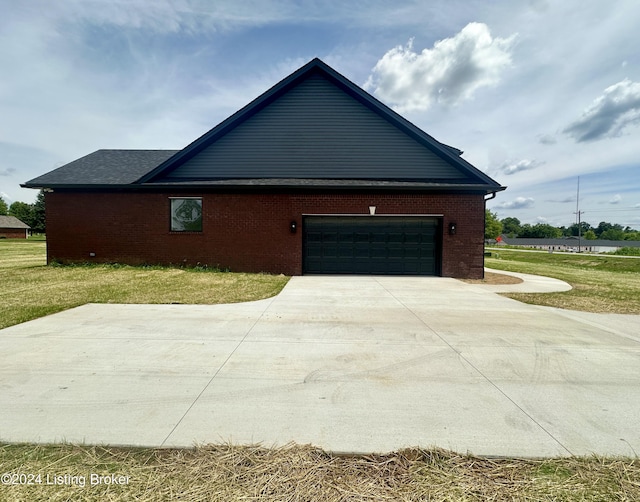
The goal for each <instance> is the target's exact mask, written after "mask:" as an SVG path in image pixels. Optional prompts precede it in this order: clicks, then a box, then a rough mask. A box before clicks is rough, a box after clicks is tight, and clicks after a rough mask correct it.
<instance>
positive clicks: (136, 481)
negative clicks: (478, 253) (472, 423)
mask: <svg viewBox="0 0 640 502" xmlns="http://www.w3.org/2000/svg"><path fill="white" fill-rule="evenodd" d="M0 473H15V474H16V475H14V476H13V477H14V479H16V480H17V479H19V478H18V475H19V474H25V475H31V480H32V482H33V484H31V485H21V484H15V485H11V484H4V485H3V484H0V499H1V500H11V501H25V502H26V501H52V500H60V501H63V500H65V501H66V500H83V501H103V500H109V501H128V500H138V501H148V502H152V501H158V500H185V501H186V500H189V501H191V500H195V501H200V500H202V501H204V500H211V501H237V500H256V501H257V500H260V501H280V502H284V501H321V502H322V501H385V500H386V501H427V500H428V501H532V502H533V501H586V500H589V501H603V502H605V501H606V502H611V501H635V500H640V461H638V460H635V461H632V460H628V459H627V460H625V459H603V458H597V457H590V458H563V459H539V460H524V459H488V458H479V457H474V456H470V455H456V454H454V453H450V452H447V451H444V450H420V449H410V450H403V451H399V452H395V453H390V454H387V455H367V456H351V457H345V456H335V455H330V454H328V453H326V452H324V451H322V450H319V449H317V448H313V447H310V446H298V445H287V446H285V447H282V448H263V447H259V446H232V445H217V446H206V447H199V448H194V449H162V450H161V449H155V450H152V449H135V448H105V447H100V446H91V447H89V446H86V447H83V446H72V445H62V446H36V445H30V446H24V445H4V446H3V445H0ZM65 474H66V475H67V476H68V477H67V478H66V480H67V481H66V484H58V485H52V484H46V483H47V482H52V481H53V480H55V479H58V478H59V479H61V480H62V481H64V480H65V478H64V475H65ZM92 474H93V475H94V477H93V480H94V481H99V478H97V477H96V476H111V475H115V476H116V478H115V479H116V480H121V481H122V483H123V484H118V485H116V484H113V483H112V484H105V483H104V481H101V482H100V483H99V484H95V485H94V486H91V480H92V476H91V475H92ZM37 475H40V478H39V479H40V481H39V482H38V481H37V478H35V476H37ZM47 476H48V477H47ZM56 477H58V478H56ZM8 479H9V480H10V479H11V478H8ZM23 479H26V478H24V477H23ZM102 479H104V478H102ZM109 479H111V478H109ZM82 484H84V486H82Z"/></svg>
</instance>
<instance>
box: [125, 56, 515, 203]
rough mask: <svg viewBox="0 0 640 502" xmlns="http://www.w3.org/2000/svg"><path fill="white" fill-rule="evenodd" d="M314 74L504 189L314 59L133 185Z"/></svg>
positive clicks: (457, 152)
mask: <svg viewBox="0 0 640 502" xmlns="http://www.w3.org/2000/svg"><path fill="white" fill-rule="evenodd" d="M314 72H318V73H320V74H321V75H323V76H324V77H325V78H328V79H329V80H330V81H332V82H333V83H334V84H335V85H336V86H337V87H338V88H340V89H341V90H343V91H344V92H346V93H347V94H348V95H350V96H351V97H353V98H355V99H356V100H357V101H358V102H360V103H361V104H363V105H364V106H366V107H367V108H369V109H370V110H372V111H374V112H375V113H377V114H378V115H379V116H381V117H382V118H384V119H385V120H387V121H388V122H390V123H391V124H392V125H394V126H396V127H398V128H399V129H400V130H402V131H403V132H404V133H405V134H408V135H409V136H411V137H412V138H413V139H415V140H416V141H418V142H419V143H420V144H422V145H423V146H426V147H427V148H429V150H431V151H432V152H433V153H435V154H436V155H438V156H439V157H441V158H442V159H444V160H446V161H448V162H450V163H452V164H454V165H456V166H457V167H459V168H461V169H462V170H463V171H464V172H466V173H467V174H469V175H470V176H471V177H474V178H476V179H478V180H479V181H481V182H483V183H485V184H487V185H489V186H490V187H491V188H492V189H491V190H488V192H487V193H493V192H497V191H501V190H505V189H506V187H502V186H501V185H500V184H499V183H498V182H496V181H495V180H494V179H492V178H490V177H489V176H487V175H486V174H484V173H483V172H482V171H480V170H479V169H477V168H476V167H474V166H473V165H471V164H470V163H469V162H467V161H466V160H464V159H463V158H462V157H460V155H462V151H461V150H458V149H457V148H454V147H451V146H449V145H445V144H443V143H440V142H439V141H438V140H436V139H435V138H433V137H432V136H430V135H429V134H427V133H426V132H424V131H423V130H422V129H420V128H418V127H416V126H415V125H414V124H412V123H411V122H409V121H408V120H407V119H405V118H404V117H402V116H401V115H400V114H398V113H397V112H395V111H393V110H392V109H391V108H389V107H388V106H387V105H385V104H384V103H382V102H381V101H379V100H378V99H377V98H375V97H374V96H372V95H371V94H369V93H367V92H366V91H364V90H363V89H361V88H360V87H359V86H357V85H356V84H354V83H353V82H351V81H350V80H349V79H347V78H346V77H344V76H343V75H341V74H340V73H338V72H337V71H335V70H334V69H333V68H331V67H330V66H328V65H327V64H325V63H324V62H322V61H321V60H320V59H318V58H315V59H313V60H311V61H310V62H309V63H307V64H306V65H304V66H303V67H301V68H299V69H298V70H297V71H295V72H294V73H292V74H291V75H289V76H288V77H286V78H285V79H283V80H281V81H280V82H279V83H277V84H276V85H274V86H273V87H272V88H271V89H269V90H268V91H266V92H265V93H263V94H262V95H260V96H259V97H257V98H256V99H254V100H253V101H252V102H250V103H249V104H248V105H246V106H245V107H243V108H241V109H240V110H238V111H237V112H235V113H234V114H233V115H231V116H230V117H228V118H227V119H226V120H224V121H223V122H221V123H220V124H218V125H217V126H216V127H214V128H213V129H211V130H210V131H209V132H207V133H205V134H204V135H203V136H201V137H200V138H198V139H196V140H195V141H194V142H192V143H191V144H189V145H187V146H186V147H185V148H184V149H183V150H181V151H180V152H178V153H176V154H175V155H174V156H173V157H171V158H169V159H167V160H166V161H165V162H163V163H162V164H160V165H159V166H157V167H156V168H155V169H153V170H151V171H150V172H149V173H147V174H145V175H144V176H142V177H141V178H140V179H139V180H138V181H137V182H136V183H138V184H142V183H147V182H149V181H152V180H153V179H154V178H159V177H160V176H161V175H162V174H166V173H168V172H170V171H172V170H173V169H175V168H176V167H178V165H180V164H181V163H183V162H186V161H187V160H189V159H190V158H192V157H193V156H195V155H197V154H198V153H199V152H200V151H202V150H203V149H204V148H206V147H207V146H209V145H210V144H211V143H213V142H215V141H216V140H217V139H218V138H220V137H221V136H224V135H225V134H226V133H228V132H229V131H231V130H232V129H234V128H235V127H237V126H238V125H240V124H241V123H242V122H244V121H246V120H248V119H249V118H251V117H252V116H253V115H255V114H256V113H258V112H259V111H260V110H262V109H263V108H265V107H266V106H267V105H269V104H270V103H272V102H273V101H275V100H276V99H278V98H279V97H280V96H282V95H284V94H286V93H287V92H288V91H289V90H290V89H292V88H293V87H295V86H297V85H298V84H299V83H300V82H302V81H303V80H305V79H306V78H308V77H309V76H310V75H312V74H313V73H314Z"/></svg>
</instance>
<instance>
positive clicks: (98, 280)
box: [0, 239, 288, 329]
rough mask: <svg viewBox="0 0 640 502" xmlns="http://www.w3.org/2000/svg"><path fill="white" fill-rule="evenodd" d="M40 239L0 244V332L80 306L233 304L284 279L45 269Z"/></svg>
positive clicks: (159, 270) (264, 294) (267, 292)
mask: <svg viewBox="0 0 640 502" xmlns="http://www.w3.org/2000/svg"><path fill="white" fill-rule="evenodd" d="M45 246H46V243H45V242H44V241H43V240H41V239H40V240H38V239H35V240H32V239H29V240H18V239H16V240H9V239H6V240H5V239H3V240H0V284H2V288H1V289H0V329H2V328H5V327H7V326H11V325H14V324H19V323H21V322H25V321H28V320H31V319H35V318H38V317H42V316H44V315H47V314H51V313H54V312H60V311H61V310H65V309H68V308H72V307H77V306H79V305H84V304H85V303H192V304H193V303H195V304H213V303H233V302H243V301H250V300H259V299H262V298H268V297H270V296H273V295H276V294H277V293H279V292H280V290H281V289H282V288H283V287H284V285H285V284H286V283H287V281H288V278H287V277H284V276H274V275H267V274H244V273H230V272H216V271H211V270H201V269H179V268H167V267H130V266H123V265H76V266H55V265H51V266H48V265H46V258H45V253H46V248H45Z"/></svg>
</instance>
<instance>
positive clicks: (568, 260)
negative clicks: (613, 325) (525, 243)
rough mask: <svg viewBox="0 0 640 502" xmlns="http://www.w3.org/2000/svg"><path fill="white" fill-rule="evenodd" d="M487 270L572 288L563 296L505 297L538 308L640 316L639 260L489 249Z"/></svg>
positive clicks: (511, 295)
mask: <svg viewBox="0 0 640 502" xmlns="http://www.w3.org/2000/svg"><path fill="white" fill-rule="evenodd" d="M491 254H492V256H491V257H488V258H486V259H485V265H486V266H487V267H490V268H494V269H498V270H505V271H511V272H523V273H527V274H537V275H544V276H548V277H555V278H557V279H561V280H563V281H566V282H568V283H569V284H571V285H572V286H573V289H572V290H571V291H567V292H564V293H544V294H529V293H526V294H525V293H522V294H520V293H519V294H507V295H505V296H509V297H510V298H514V299H516V300H519V301H522V302H526V303H534V304H538V305H547V306H550V307H559V308H565V309H571V310H582V311H587V312H608V313H619V314H640V259H638V258H625V257H619V256H612V255H589V254H577V253H576V254H568V253H547V252H524V251H513V250H502V249H500V250H495V249H492V250H491Z"/></svg>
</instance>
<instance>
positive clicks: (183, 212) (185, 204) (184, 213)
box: [171, 197, 202, 232]
mask: <svg viewBox="0 0 640 502" xmlns="http://www.w3.org/2000/svg"><path fill="white" fill-rule="evenodd" d="M171 231H172V232H202V198H200V197H189V198H181V199H177V198H176V199H171Z"/></svg>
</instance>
